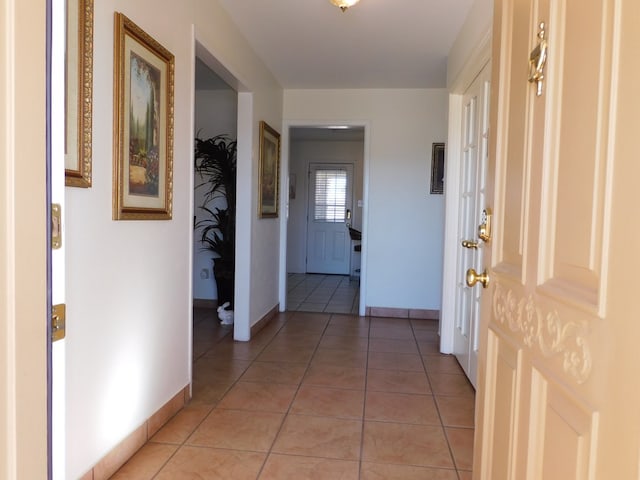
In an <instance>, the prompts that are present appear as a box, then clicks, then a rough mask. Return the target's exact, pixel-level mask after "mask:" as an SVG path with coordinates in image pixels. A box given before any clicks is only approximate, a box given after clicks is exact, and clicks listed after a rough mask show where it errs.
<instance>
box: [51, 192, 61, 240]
mask: <svg viewBox="0 0 640 480" xmlns="http://www.w3.org/2000/svg"><path fill="white" fill-rule="evenodd" d="M60 247H62V207H61V206H60V204H59V203H53V204H51V248H52V249H53V250H57V249H59V248H60Z"/></svg>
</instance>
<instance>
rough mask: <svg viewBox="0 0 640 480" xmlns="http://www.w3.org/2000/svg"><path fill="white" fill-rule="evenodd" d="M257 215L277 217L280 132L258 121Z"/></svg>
mask: <svg viewBox="0 0 640 480" xmlns="http://www.w3.org/2000/svg"><path fill="white" fill-rule="evenodd" d="M258 186H259V192H258V216H259V217H260V218H277V217H278V204H279V202H280V134H279V133H278V132H276V131H275V130H274V129H273V128H271V127H270V126H269V125H267V123H266V122H264V121H261V122H260V176H259V182H258Z"/></svg>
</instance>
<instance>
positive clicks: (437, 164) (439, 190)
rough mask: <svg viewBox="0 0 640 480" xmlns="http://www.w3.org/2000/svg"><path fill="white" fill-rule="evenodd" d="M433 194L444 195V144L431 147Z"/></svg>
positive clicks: (435, 144)
mask: <svg viewBox="0 0 640 480" xmlns="http://www.w3.org/2000/svg"><path fill="white" fill-rule="evenodd" d="M431 193H435V194H443V193H444V143H434V144H433V146H432V147H431Z"/></svg>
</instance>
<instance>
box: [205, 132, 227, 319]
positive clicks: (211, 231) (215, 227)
mask: <svg viewBox="0 0 640 480" xmlns="http://www.w3.org/2000/svg"><path fill="white" fill-rule="evenodd" d="M236 150H237V143H236V141H235V140H232V139H231V138H230V137H229V136H228V135H217V136H215V137H212V138H208V139H204V140H203V139H200V138H196V141H195V170H196V172H197V173H198V174H199V175H200V178H201V179H202V183H200V184H199V185H197V187H196V188H204V189H206V191H205V195H204V202H203V204H202V205H201V206H200V209H201V210H202V211H203V212H205V213H206V216H205V218H203V219H201V220H200V221H198V222H197V223H196V226H195V228H196V230H197V231H198V232H199V236H200V242H201V243H202V247H203V248H204V249H205V250H209V251H210V252H211V253H212V254H213V256H212V260H213V275H214V277H215V280H216V285H217V289H218V305H223V304H225V303H226V302H229V304H230V309H231V310H233V300H234V298H233V290H234V283H235V243H236V172H237V167H236Z"/></svg>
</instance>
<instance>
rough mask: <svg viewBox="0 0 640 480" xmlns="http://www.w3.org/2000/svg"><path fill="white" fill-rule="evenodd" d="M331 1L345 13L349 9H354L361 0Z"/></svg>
mask: <svg viewBox="0 0 640 480" xmlns="http://www.w3.org/2000/svg"><path fill="white" fill-rule="evenodd" d="M329 1H330V2H331V3H332V4H334V5H335V6H336V7H338V8H339V9H340V10H342V11H343V12H344V11H346V10H347V8H349V7H353V6H354V5H355V4H356V3H358V2H359V1H360V0H329Z"/></svg>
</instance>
